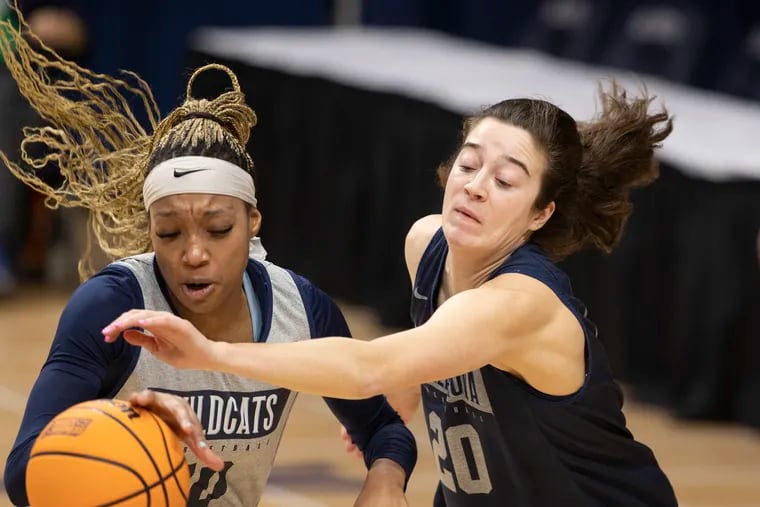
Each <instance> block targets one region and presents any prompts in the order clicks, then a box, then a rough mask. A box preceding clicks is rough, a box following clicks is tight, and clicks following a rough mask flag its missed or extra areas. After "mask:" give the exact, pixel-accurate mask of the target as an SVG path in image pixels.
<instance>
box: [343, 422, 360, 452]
mask: <svg viewBox="0 0 760 507" xmlns="http://www.w3.org/2000/svg"><path fill="white" fill-rule="evenodd" d="M340 438H341V439H342V440H343V442H344V443H345V444H346V452H347V453H348V454H355V455H356V456H357V457H359V458H361V457H363V456H364V453H363V452H362V451H361V449H359V447H358V446H357V445H356V444H355V443H354V441H353V439H352V438H351V435H349V434H348V430H346V427H345V426H342V425H341V427H340Z"/></svg>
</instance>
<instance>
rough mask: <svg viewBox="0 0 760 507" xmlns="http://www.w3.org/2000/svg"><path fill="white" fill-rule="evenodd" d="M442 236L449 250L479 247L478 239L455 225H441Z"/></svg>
mask: <svg viewBox="0 0 760 507" xmlns="http://www.w3.org/2000/svg"><path fill="white" fill-rule="evenodd" d="M443 235H444V236H445V237H446V242H447V243H448V244H449V248H465V249H469V248H477V247H478V246H479V245H480V237H479V235H477V234H474V233H473V232H471V231H467V230H465V229H463V228H462V227H457V226H456V225H451V224H446V223H444V224H443Z"/></svg>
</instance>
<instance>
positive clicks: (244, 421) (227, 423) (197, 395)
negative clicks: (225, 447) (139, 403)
mask: <svg viewBox="0 0 760 507" xmlns="http://www.w3.org/2000/svg"><path fill="white" fill-rule="evenodd" d="M151 389H154V390H155V391H160V392H164V393H170V394H175V395H177V396H180V397H182V398H184V399H185V400H187V402H188V403H189V404H190V407H192V409H193V411H194V412H195V415H196V416H198V420H199V421H200V423H201V425H202V426H203V427H204V428H205V429H206V438H207V439H208V440H222V439H250V438H260V437H264V436H267V435H268V434H270V433H271V432H272V431H273V430H274V429H275V428H277V425H278V423H279V422H280V419H281V418H282V413H283V410H284V408H285V405H286V404H287V401H288V394H289V393H290V391H288V390H287V389H282V388H278V389H272V390H270V391H257V392H255V393H250V392H219V391H184V392H182V391H171V390H168V389H160V388H151Z"/></svg>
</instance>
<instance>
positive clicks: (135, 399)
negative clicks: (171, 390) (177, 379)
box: [129, 389, 224, 471]
mask: <svg viewBox="0 0 760 507" xmlns="http://www.w3.org/2000/svg"><path fill="white" fill-rule="evenodd" d="M129 401H130V403H133V404H134V405H137V406H140V407H143V408H146V409H148V410H150V411H151V412H153V413H154V414H156V415H157V416H158V417H160V418H161V419H162V420H163V421H164V422H166V424H168V425H169V427H170V428H171V429H172V431H174V433H175V434H176V435H177V436H178V437H179V438H181V439H182V441H183V442H185V443H186V444H187V446H188V447H189V448H190V450H191V451H193V453H194V454H195V455H196V456H197V457H198V459H199V460H200V461H201V462H202V463H203V464H204V465H205V466H207V467H209V468H211V469H212V470H216V471H220V470H222V469H224V461H222V459H221V458H220V457H219V456H217V455H216V454H215V453H214V451H212V450H211V449H210V448H209V446H208V443H207V442H206V435H205V432H204V431H203V426H201V423H200V421H198V418H197V417H196V415H195V412H193V409H192V408H191V407H190V405H189V404H188V403H187V401H185V400H184V399H182V398H180V397H179V396H174V395H171V394H166V393H157V392H155V391H151V390H149V389H146V390H144V391H141V392H139V393H135V394H133V395H132V396H130V398H129Z"/></svg>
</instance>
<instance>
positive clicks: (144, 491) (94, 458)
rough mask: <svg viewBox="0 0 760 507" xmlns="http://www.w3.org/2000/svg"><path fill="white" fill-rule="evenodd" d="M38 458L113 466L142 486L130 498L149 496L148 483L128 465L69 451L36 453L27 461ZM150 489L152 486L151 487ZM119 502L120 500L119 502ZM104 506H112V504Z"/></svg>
mask: <svg viewBox="0 0 760 507" xmlns="http://www.w3.org/2000/svg"><path fill="white" fill-rule="evenodd" d="M38 456H70V457H73V458H83V459H90V460H93V461H100V462H102V463H107V464H109V465H114V466H116V467H119V468H123V469H124V470H126V471H128V472H130V473H131V474H132V475H134V476H135V477H137V480H139V481H140V482H141V483H142V485H143V490H142V491H137V492H136V493H133V494H131V496H135V495H140V494H142V493H146V494H148V495H150V487H148V483H147V482H146V481H145V479H143V477H142V475H140V474H139V473H138V472H137V470H135V469H133V468H132V467H130V466H129V465H125V464H124V463H119V462H118V461H114V460H111V459H108V458H102V457H100V456H93V455H91V454H80V453H77V452H69V451H40V452H36V453H34V454H33V455H31V456H30V457H29V461H31V460H32V459H34V458H36V457H38ZM151 487H152V486H151ZM119 501H121V500H119ZM106 505H113V502H112V503H110V504H106Z"/></svg>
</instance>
